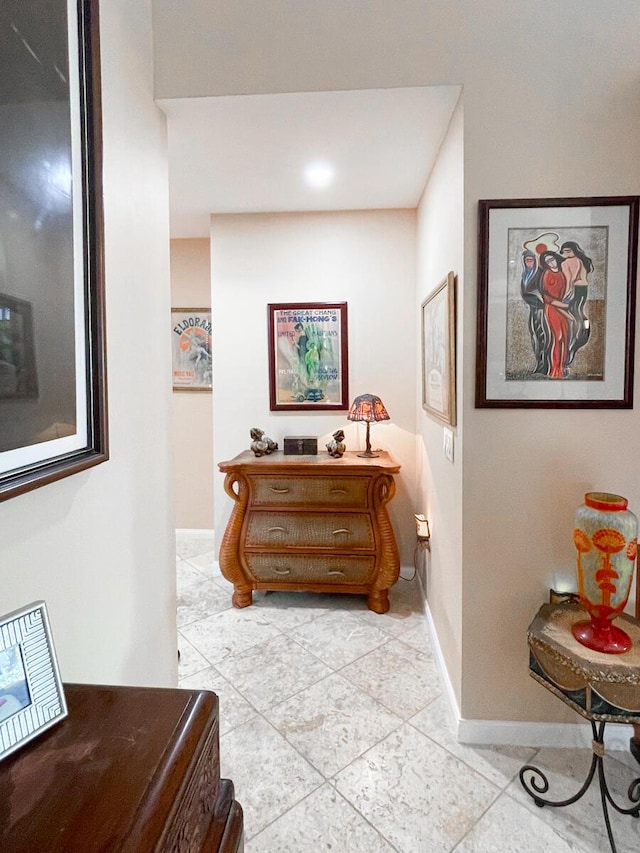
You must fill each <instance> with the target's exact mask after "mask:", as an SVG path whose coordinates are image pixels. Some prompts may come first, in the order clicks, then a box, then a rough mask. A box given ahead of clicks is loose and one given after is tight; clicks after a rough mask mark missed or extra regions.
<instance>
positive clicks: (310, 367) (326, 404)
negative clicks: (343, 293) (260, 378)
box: [267, 302, 349, 412]
mask: <svg viewBox="0 0 640 853" xmlns="http://www.w3.org/2000/svg"><path fill="white" fill-rule="evenodd" d="M267 314H268V324H269V325H268V332H269V334H268V338H269V403H270V408H271V411H272V412H275V411H296V410H309V411H311V410H314V411H323V410H324V411H327V410H332V409H334V410H341V409H348V408H349V370H348V346H347V334H348V332H347V328H348V327H347V303H346V302H292V303H275V304H269V305H267Z"/></svg>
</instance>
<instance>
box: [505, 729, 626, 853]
mask: <svg viewBox="0 0 640 853" xmlns="http://www.w3.org/2000/svg"><path fill="white" fill-rule="evenodd" d="M590 722H591V731H592V733H593V741H592V744H591V748H592V749H593V757H592V759H591V767H590V768H589V772H588V774H587V778H586V779H585V782H584V784H583V785H582V787H581V788H580V790H579V791H578V792H577V793H576V794H574V795H573V797H569V798H568V799H566V800H547V799H545V798H544V797H542V796H541V794H546V793H547V791H548V790H549V780H548V779H547V777H546V776H545V775H544V773H543V772H542V770H540V769H539V768H538V767H534V766H533V765H532V764H525V766H524V767H522V768H521V769H520V782H521V783H522V787H523V788H524V789H525V791H526V792H527V794H529V796H530V797H531V798H532V799H533V801H534V803H535V804H536V805H537V806H539V807H540V808H543V807H544V806H551V807H552V808H560V807H561V806H569V805H571V804H572V803H576V802H577V801H578V800H579V799H580V798H581V797H583V796H584V794H585V793H586V792H587V790H588V788H589V785H590V784H591V782H592V781H593V777H594V776H595V774H596V770H597V771H598V783H599V785H600V800H601V802H602V813H603V815H604V823H605V827H606V829H607V835H608V837H609V844H610V845H611V851H612V853H616V845H615V841H614V839H613V832H612V831H611V821H610V819H609V809H608V808H607V803H609V804H610V805H611V806H613V808H614V809H615V810H616V811H618V812H620V814H627V815H631V817H639V816H640V779H634V780H633V782H632V783H631V784H630V785H629V790H628V792H627V796H628V798H629V801H630V802H631V803H635V805H632V806H631V808H623V807H622V806H619V805H618V803H616V802H615V800H614V799H613V797H612V796H611V792H610V791H609V787H608V785H607V780H606V778H605V775H604V754H605V750H604V728H605V722H604V721H602V722H600V723H599V724H598V726H597V727H596V724H595V722H594V721H593V720H590ZM527 773H530V774H531V775H530V777H529V778H528V779H527V778H526V774H527Z"/></svg>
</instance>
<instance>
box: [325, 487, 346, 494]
mask: <svg viewBox="0 0 640 853" xmlns="http://www.w3.org/2000/svg"><path fill="white" fill-rule="evenodd" d="M329 491H330V492H331V494H332V495H333V494H336V495H346V494H347V490H346V489H338V488H335V489H329Z"/></svg>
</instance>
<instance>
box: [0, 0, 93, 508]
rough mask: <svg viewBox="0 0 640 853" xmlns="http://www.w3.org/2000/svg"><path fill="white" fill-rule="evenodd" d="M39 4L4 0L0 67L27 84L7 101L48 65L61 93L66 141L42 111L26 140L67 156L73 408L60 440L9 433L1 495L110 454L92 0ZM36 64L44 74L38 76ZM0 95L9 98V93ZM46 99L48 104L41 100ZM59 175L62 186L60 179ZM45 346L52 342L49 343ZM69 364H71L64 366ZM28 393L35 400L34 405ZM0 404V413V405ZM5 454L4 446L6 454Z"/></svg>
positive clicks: (34, 88)
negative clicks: (55, 53) (61, 55)
mask: <svg viewBox="0 0 640 853" xmlns="http://www.w3.org/2000/svg"><path fill="white" fill-rule="evenodd" d="M40 9H41V6H40V4H39V3H37V2H31V0H24V2H21V3H12V4H11V5H10V6H7V7H6V8H5V9H4V10H3V13H4V14H3V17H4V16H6V15H11V16H12V23H13V25H12V27H9V26H6V27H5V28H4V29H5V31H9V36H6V38H7V39H8V38H11V39H13V41H11V42H9V41H7V62H8V63H11V62H14V63H15V65H14V66H13V68H11V67H9V68H7V74H8V75H9V76H8V79H10V80H15V81H21V85H22V84H23V82H24V86H29V87H30V88H29V89H28V90H27V91H26V94H25V92H24V91H20V92H19V93H18V94H16V100H15V103H16V104H17V105H20V106H21V105H22V104H24V103H25V102H29V101H30V100H32V101H33V102H34V103H36V102H38V101H39V100H42V98H41V93H42V92H45V93H46V92H49V91H51V90H52V88H53V84H52V83H51V80H52V77H51V75H53V79H54V81H55V74H54V71H55V72H56V73H57V75H58V78H59V79H58V80H57V85H58V89H59V91H60V92H62V94H59V93H56V94H54V95H52V98H53V100H52V107H51V109H50V112H51V110H55V111H57V114H60V113H59V111H60V110H61V109H63V110H65V109H66V114H67V122H68V127H70V128H71V135H70V137H69V142H68V143H64V145H65V146H66V147H63V149H62V150H59V146H60V144H61V142H60V139H61V137H60V135H58V136H56V137H53V138H52V137H49V136H48V135H47V130H48V128H49V124H48V123H47V121H46V120H42V121H39V122H38V123H37V124H35V125H34V127H35V128H36V129H39V130H41V131H42V138H40V137H37V136H34V133H33V132H31V133H30V135H29V144H30V145H33V146H34V150H40V149H46V150H53V151H58V152H59V153H60V160H61V162H62V163H64V164H68V165H65V166H64V169H66V176H65V175H64V174H62V176H61V180H64V181H65V185H64V187H62V188H61V192H62V194H66V198H67V199H69V198H71V208H72V213H71V215H70V216H69V219H70V220H71V221H72V225H69V227H68V229H67V231H66V232H64V234H65V236H64V237H61V238H60V239H64V240H65V241H66V243H65V245H71V247H72V248H71V250H69V251H70V252H71V254H72V258H71V261H70V262H69V264H68V266H69V268H72V273H71V272H70V273H69V274H68V275H67V277H66V278H65V277H64V276H63V277H62V279H61V280H62V281H63V286H64V287H65V294H66V297H65V298H68V300H69V302H70V303H71V304H72V308H71V310H70V317H71V318H72V319H70V320H69V323H70V324H72V326H73V328H74V329H75V333H74V334H75V349H73V347H72V352H75V353H76V356H75V359H76V360H75V367H76V369H75V388H76V393H75V397H74V398H73V399H75V406H76V415H75V417H74V419H73V420H74V422H73V423H72V424H71V425H67V424H63V425H62V426H63V427H65V428H67V427H68V429H67V431H66V432H64V431H63V438H64V439H69V443H68V444H66V443H65V442H64V441H63V442H62V443H61V442H60V441H59V440H55V438H56V437H57V436H58V435H59V434H58V433H55V430H54V434H53V435H54V437H53V438H52V435H51V434H48V435H46V436H45V437H41V436H37V437H34V436H31V435H28V434H25V437H24V439H23V440H22V444H21V443H20V440H19V439H15V440H14V443H13V444H12V445H11V448H10V451H8V452H3V453H0V501H3V500H6V499H8V498H11V497H14V496H16V495H19V494H22V493H24V492H27V491H29V490H31V489H35V488H37V487H39V486H43V485H45V484H47V483H50V482H53V481H55V480H59V479H61V478H63V477H67V476H70V475H71V474H75V473H77V472H79V471H82V470H84V469H86V468H89V467H91V466H94V465H98V464H100V463H101V462H104V461H106V460H107V459H108V458H109V457H108V421H107V383H106V347H105V302H104V242H103V209H102V124H101V95H100V55H99V8H98V0H77V3H76V4H75V9H76V10H77V15H74V14H73V11H74V8H73V7H68V6H67V0H53V3H52V8H51V9H50V10H49V12H48V14H47V17H46V19H43V17H42V15H41V14H39V13H40ZM5 23H6V21H5ZM52 26H55V27H57V28H58V29H57V30H56V33H57V36H56V38H57V39H59V41H58V42H56V44H57V45H60V44H61V42H62V41H64V38H65V36H64V33H65V30H66V51H67V57H68V58H69V62H68V65H69V72H68V73H65V72H64V68H65V66H66V62H67V59H66V57H65V62H64V63H62V64H61V65H60V68H59V67H58V66H57V65H55V64H54V62H53V59H54V57H52V56H50V55H49V53H50V51H51V44H52V40H51V38H50V37H49V36H48V33H47V30H46V27H49V31H48V32H49V33H51V27H52ZM30 38H32V40H31V41H29V39H30ZM26 44H28V45H29V48H30V50H31V51H32V52H33V53H36V52H37V51H41V55H42V56H43V57H46V59H47V60H48V61H47V62H42V61H40V60H39V62H38V64H36V63H35V62H34V61H33V57H31V58H30V59H31V64H30V65H29V66H28V67H27V65H26V60H25V58H24V55H23V52H24V53H26V51H25V48H24V45H26ZM25 68H26V69H27V71H28V73H27V74H25V73H24V71H25ZM60 69H62V70H60ZM45 74H46V75H49V76H48V77H47V78H46V79H45V76H44V75H45ZM38 75H40V76H38ZM65 93H66V95H65ZM7 97H8V98H9V100H10V102H11V103H12V102H13V101H11V96H10V93H9V95H7ZM45 108H48V107H47V104H46V103H45ZM47 115H48V114H47ZM62 115H64V113H63V114H62ZM45 118H46V117H45ZM56 146H58V148H56ZM5 150H6V149H5ZM45 165H47V166H48V165H49V164H48V163H47V164H45ZM51 168H54V166H52V167H51ZM52 174H53V173H52ZM19 177H20V169H16V172H15V176H14V178H15V180H14V183H13V186H12V191H13V192H14V193H16V194H19V193H23V194H24V195H23V196H19V195H16V197H18V198H21V197H23V198H25V199H26V195H27V194H28V192H29V191H33V186H32V187H31V188H28V187H27V186H26V185H25V186H24V188H23V187H22V186H21V185H20V183H19V180H18V179H19ZM54 177H55V176H54ZM67 182H68V186H69V187H70V189H67V188H66V187H67ZM42 186H43V185H42V184H40V185H38V187H39V189H40V191H41V192H44V190H43V189H42ZM67 203H68V202H67ZM25 207H26V201H25ZM56 227H57V228H58V232H56V233H60V231H61V226H59V225H58V226H56ZM45 278H46V277H45V276H43V277H42V280H38V281H37V282H36V283H35V284H34V283H33V281H32V280H31V281H30V282H29V286H30V287H32V289H33V288H35V289H36V297H38V296H39V295H40V294H44V293H45V292H46V290H47V288H49V290H50V289H51V280H50V279H47V280H45ZM6 289H7V288H6V287H5V286H4V285H3V286H2V287H0V290H3V291H4V290H6ZM12 289H13V290H17V291H18V292H17V293H12V294H11V296H13V297H21V296H22V295H23V294H22V293H21V292H20V282H17V283H16V282H13V287H12ZM32 301H33V309H34V328H33V335H34V339H35V342H36V359H37V350H38V343H39V341H40V340H41V339H42V335H43V331H44V326H45V324H46V321H45V320H44V319H43V317H42V310H41V312H40V318H39V319H38V317H37V314H36V311H37V309H38V304H37V303H38V299H37V298H36V299H35V300H32ZM43 301H44V298H43ZM73 318H75V319H73ZM39 335H40V336H41V337H40V338H39ZM72 337H73V335H72ZM47 352H48V353H49V352H51V347H49V350H48V351H47ZM48 358H49V355H47V356H46V357H45V356H42V362H43V363H44V364H43V363H40V364H39V365H38V374H39V386H40V388H39V390H37V391H36V394H35V396H36V397H37V396H38V394H40V395H42V394H43V393H45V394H46V383H45V382H44V381H43V379H42V373H43V370H42V368H43V366H44V367H48V366H49V365H48V364H46V360H47V359H48ZM66 363H68V362H65V363H61V364H60V366H59V369H58V365H56V368H57V369H58V375H60V374H61V373H62V372H65V371H66V370H67V368H66V367H65V364H66ZM34 370H35V367H34ZM73 372H74V371H73V367H71V371H70V374H73ZM78 389H79V391H80V393H78ZM29 402H31V401H29ZM37 402H38V401H35V403H36V405H37ZM18 403H20V404H22V405H25V406H26V405H27V403H26V402H24V401H10V402H3V401H0V405H5V406H8V405H14V406H15V405H17V404H18ZM32 404H33V403H32ZM5 412H7V413H8V410H5ZM6 416H7V417H13V418H14V421H15V417H16V415H15V410H14V412H13V414H7V415H6ZM21 417H22V421H23V422H24V423H25V424H26V423H27V422H28V421H29V414H28V412H27V411H26V410H25V413H24V415H22V416H21ZM1 424H2V412H1V411H0V426H1ZM55 426H57V425H54V427H55ZM25 451H27V452H26V453H25ZM16 452H17V453H23V454H24V456H23V457H20V459H19V460H18V462H17V464H16V462H15V459H14V456H15V453H16ZM7 456H9V458H8V459H7V458H6V457H7Z"/></svg>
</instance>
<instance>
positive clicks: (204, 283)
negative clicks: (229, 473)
mask: <svg viewBox="0 0 640 853" xmlns="http://www.w3.org/2000/svg"><path fill="white" fill-rule="evenodd" d="M170 245H171V305H172V306H173V307H175V308H209V307H210V306H211V270H210V263H209V260H210V254H211V253H210V249H209V240H208V239H204V240H203V239H200V240H172V241H171V244H170ZM214 335H215V331H214ZM171 435H172V439H171V449H172V457H173V485H174V499H175V518H176V527H177V528H182V529H185V528H186V529H190V530H211V529H212V528H213V394H211V393H207V392H204V391H199V392H198V391H174V392H173V394H172V397H171Z"/></svg>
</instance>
